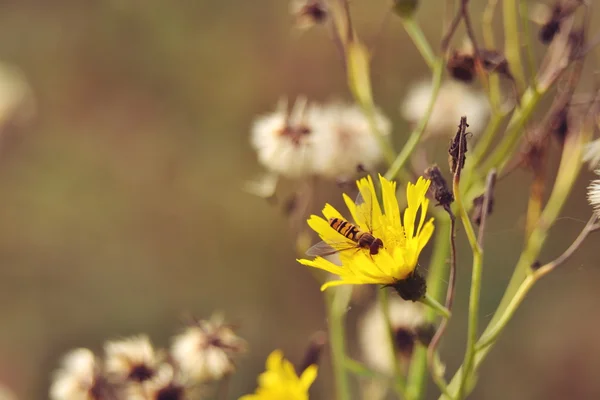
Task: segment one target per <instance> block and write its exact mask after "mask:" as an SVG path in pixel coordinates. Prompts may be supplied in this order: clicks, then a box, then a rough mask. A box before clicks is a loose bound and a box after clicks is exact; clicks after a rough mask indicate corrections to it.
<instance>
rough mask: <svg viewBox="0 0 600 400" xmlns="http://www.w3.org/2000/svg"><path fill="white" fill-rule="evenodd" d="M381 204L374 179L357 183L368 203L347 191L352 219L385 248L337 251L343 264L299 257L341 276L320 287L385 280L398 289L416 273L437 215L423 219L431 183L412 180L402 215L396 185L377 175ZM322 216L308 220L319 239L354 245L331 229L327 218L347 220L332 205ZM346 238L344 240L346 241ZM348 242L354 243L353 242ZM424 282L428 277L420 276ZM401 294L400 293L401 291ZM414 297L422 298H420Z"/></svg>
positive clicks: (338, 246) (339, 245) (331, 243)
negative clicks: (358, 200) (357, 200)
mask: <svg viewBox="0 0 600 400" xmlns="http://www.w3.org/2000/svg"><path fill="white" fill-rule="evenodd" d="M379 180H380V182H381V193H382V203H383V208H381V206H380V205H379V202H378V201H377V196H376V193H375V186H374V184H373V180H372V179H371V177H370V176H369V177H367V178H362V179H361V180H359V181H357V182H356V184H357V186H358V190H359V191H360V194H361V196H362V198H363V199H364V202H362V203H361V204H355V203H354V201H352V199H351V198H350V197H348V196H347V195H345V194H344V201H345V202H346V206H347V207H348V209H349V211H350V214H351V215H352V218H353V220H354V223H355V224H356V226H357V227H358V228H360V229H361V230H362V231H363V232H370V233H371V234H372V235H373V236H374V237H375V238H379V239H381V240H382V242H383V248H381V249H379V251H378V252H377V253H376V254H372V253H371V251H370V250H369V249H368V248H358V246H357V245H356V243H354V249H351V250H348V251H339V253H338V254H339V256H340V260H341V265H336V264H334V263H332V262H331V261H329V260H327V259H325V258H323V257H317V258H315V259H314V260H298V261H299V262H300V263H302V264H304V265H308V266H311V267H315V268H319V269H322V270H325V271H328V272H331V273H333V274H335V275H338V276H339V277H340V279H339V280H333V281H329V282H327V283H325V284H324V285H323V286H321V290H325V289H327V288H328V287H331V286H338V285H357V284H382V285H386V286H392V287H395V288H396V289H397V290H398V292H399V293H400V290H399V286H400V285H402V284H403V283H405V282H404V281H408V280H410V279H411V278H412V277H414V276H416V274H415V273H414V272H415V268H416V266H417V261H418V258H419V254H420V253H421V250H423V248H424V247H425V245H426V244H427V242H428V241H429V239H430V238H431V235H432V234H433V229H434V227H433V218H431V219H430V220H428V221H427V222H425V215H426V214H427V207H428V205H429V200H428V199H427V198H426V194H427V190H428V189H429V184H430V181H429V180H427V179H424V178H423V177H420V178H419V179H418V180H417V183H416V184H412V183H409V184H408V186H407V188H406V198H407V200H408V206H407V208H406V210H405V211H404V214H403V215H402V217H401V216H400V209H399V207H398V201H397V199H396V184H395V182H391V181H388V180H387V179H385V178H384V177H382V176H379ZM323 215H324V216H325V217H326V218H327V219H323V218H321V217H318V216H316V215H312V216H311V217H310V218H309V220H308V224H309V225H310V227H311V228H312V229H313V230H314V231H315V232H317V233H318V234H319V236H320V237H321V239H322V240H323V241H324V242H325V243H327V244H328V245H329V246H331V247H333V248H334V249H337V250H342V249H343V248H344V246H345V248H348V247H350V246H349V245H352V244H353V243H352V242H350V240H349V239H347V238H345V237H344V236H343V235H342V234H340V233H339V232H337V231H336V230H335V229H333V228H332V227H331V226H330V224H329V222H328V220H329V219H330V218H343V217H342V215H341V214H340V213H339V212H338V211H337V210H336V209H335V208H333V207H332V206H331V205H329V204H326V205H325V208H324V209H323ZM344 241H345V242H346V243H345V244H343V243H344ZM349 242H350V243H349ZM418 281H419V283H421V284H422V285H423V293H420V296H422V295H424V280H423V279H419V280H418ZM400 295H401V296H402V297H404V296H403V295H402V293H400ZM410 299H411V300H418V298H416V299H413V298H410Z"/></svg>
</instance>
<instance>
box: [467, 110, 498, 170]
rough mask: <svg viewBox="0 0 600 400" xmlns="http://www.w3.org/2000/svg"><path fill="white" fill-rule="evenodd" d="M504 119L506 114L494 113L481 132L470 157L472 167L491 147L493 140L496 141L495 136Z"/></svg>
mask: <svg viewBox="0 0 600 400" xmlns="http://www.w3.org/2000/svg"><path fill="white" fill-rule="evenodd" d="M503 119H504V115H503V114H500V113H493V114H492V117H491V119H490V122H489V123H488V125H487V126H486V128H485V131H484V132H483V134H481V137H480V139H479V140H478V141H477V145H476V146H475V148H474V149H473V154H472V155H471V157H470V164H471V166H472V168H475V167H476V166H477V165H478V164H479V162H480V161H481V159H482V157H483V156H484V155H485V153H486V152H487V151H488V149H489V148H490V146H491V144H492V142H493V141H494V137H495V136H496V132H498V128H499V127H500V124H501V123H502V120H503Z"/></svg>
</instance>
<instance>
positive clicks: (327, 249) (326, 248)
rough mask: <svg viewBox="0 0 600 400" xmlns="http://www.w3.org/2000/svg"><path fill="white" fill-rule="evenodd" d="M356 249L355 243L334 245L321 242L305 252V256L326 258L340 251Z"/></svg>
mask: <svg viewBox="0 0 600 400" xmlns="http://www.w3.org/2000/svg"><path fill="white" fill-rule="evenodd" d="M357 247H358V245H357V244H356V243H352V242H349V241H347V242H335V243H327V242H325V241H322V242H319V243H317V244H315V245H314V246H312V247H310V248H309V249H308V250H306V255H307V256H311V257H317V256H318V257H326V256H331V255H333V254H336V253H339V252H342V251H346V250H352V249H356V248H357Z"/></svg>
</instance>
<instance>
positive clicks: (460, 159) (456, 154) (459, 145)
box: [448, 117, 469, 174]
mask: <svg viewBox="0 0 600 400" xmlns="http://www.w3.org/2000/svg"><path fill="white" fill-rule="evenodd" d="M468 127H469V124H467V117H461V118H460V123H459V124H458V130H457V131H456V134H455V135H454V138H453V139H452V140H451V141H450V147H449V148H448V156H449V159H448V162H449V164H450V171H452V173H453V174H456V173H460V170H462V169H463V168H464V167H465V160H466V156H465V153H466V152H467V134H468V132H467V128H468Z"/></svg>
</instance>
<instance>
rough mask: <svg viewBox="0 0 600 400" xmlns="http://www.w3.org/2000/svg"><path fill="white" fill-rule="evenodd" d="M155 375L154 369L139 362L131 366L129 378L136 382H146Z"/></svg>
mask: <svg viewBox="0 0 600 400" xmlns="http://www.w3.org/2000/svg"><path fill="white" fill-rule="evenodd" d="M153 376H154V370H153V369H152V368H150V367H148V366H147V365H146V364H137V365H134V366H133V367H132V368H131V372H130V373H129V379H131V380H132V381H136V382H144V381H147V380H148V379H150V378H152V377H153Z"/></svg>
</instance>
